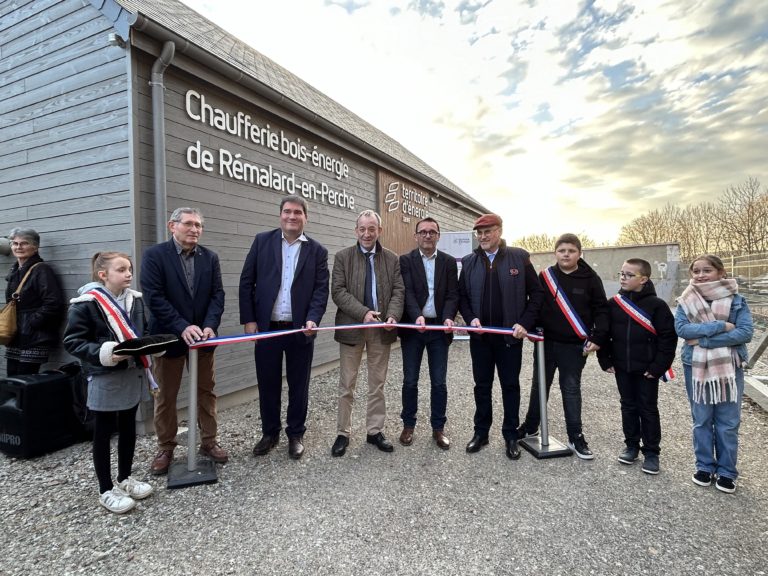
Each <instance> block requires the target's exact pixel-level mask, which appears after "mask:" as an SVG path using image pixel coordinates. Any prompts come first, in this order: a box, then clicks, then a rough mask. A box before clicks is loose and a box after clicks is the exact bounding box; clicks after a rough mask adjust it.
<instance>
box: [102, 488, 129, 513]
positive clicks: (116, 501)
mask: <svg viewBox="0 0 768 576" xmlns="http://www.w3.org/2000/svg"><path fill="white" fill-rule="evenodd" d="M99 504H101V505H102V506H104V508H106V509H107V510H109V511H110V512H114V513H115V514H124V513H126V512H128V510H131V509H132V508H133V507H134V506H136V500H134V499H133V498H131V497H130V496H128V494H126V493H125V492H123V491H122V490H120V488H117V487H115V488H112V490H107V491H106V492H104V494H102V495H101V496H99Z"/></svg>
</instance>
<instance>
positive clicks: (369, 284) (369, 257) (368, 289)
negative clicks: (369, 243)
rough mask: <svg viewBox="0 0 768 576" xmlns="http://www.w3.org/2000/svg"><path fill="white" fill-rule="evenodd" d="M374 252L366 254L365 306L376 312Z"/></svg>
mask: <svg viewBox="0 0 768 576" xmlns="http://www.w3.org/2000/svg"><path fill="white" fill-rule="evenodd" d="M371 266H373V252H365V295H364V298H365V301H364V302H363V304H365V307H366V308H369V309H370V310H376V306H374V305H373V271H372V270H371Z"/></svg>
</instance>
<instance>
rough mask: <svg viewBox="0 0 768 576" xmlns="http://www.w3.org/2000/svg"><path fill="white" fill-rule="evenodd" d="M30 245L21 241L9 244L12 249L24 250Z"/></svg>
mask: <svg viewBox="0 0 768 576" xmlns="http://www.w3.org/2000/svg"><path fill="white" fill-rule="evenodd" d="M29 245H30V242H27V241H26V240H22V241H21V242H11V246H13V247H14V248H26V247H27V246H29Z"/></svg>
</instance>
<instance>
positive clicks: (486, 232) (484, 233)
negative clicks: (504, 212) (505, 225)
mask: <svg viewBox="0 0 768 576" xmlns="http://www.w3.org/2000/svg"><path fill="white" fill-rule="evenodd" d="M498 229H499V227H498V226H493V227H492V228H483V229H482V230H475V236H476V237H477V238H482V237H483V236H490V235H491V234H493V233H494V232H496V230H498Z"/></svg>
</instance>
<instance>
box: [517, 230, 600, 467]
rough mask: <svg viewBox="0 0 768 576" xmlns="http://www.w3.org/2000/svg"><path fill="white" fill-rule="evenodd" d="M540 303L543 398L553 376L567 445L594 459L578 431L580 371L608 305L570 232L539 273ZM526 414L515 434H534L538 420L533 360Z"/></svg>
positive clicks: (594, 346)
mask: <svg viewBox="0 0 768 576" xmlns="http://www.w3.org/2000/svg"><path fill="white" fill-rule="evenodd" d="M539 277H540V279H541V282H542V285H543V286H544V287H545V288H544V302H543V304H542V306H541V312H540V314H539V326H541V327H542V328H544V374H545V379H546V383H547V398H549V390H550V388H551V387H552V381H553V380H554V378H555V370H557V372H558V374H559V383H560V393H561V395H562V398H563V412H564V414H565V428H566V432H567V433H568V446H569V447H570V448H571V450H573V451H574V452H575V454H576V456H578V457H579V458H581V459H582V460H591V459H592V458H594V455H593V454H592V451H591V450H590V449H589V445H588V444H587V440H586V438H585V437H584V433H583V431H582V422H581V373H582V371H583V370H584V366H585V364H586V362H587V356H588V355H589V354H590V353H591V352H596V351H597V350H599V349H600V347H601V346H603V345H604V344H605V343H606V341H607V338H608V321H609V312H608V303H607V301H606V299H605V289H604V288H603V282H602V281H601V280H600V277H599V276H598V275H597V273H596V272H595V271H594V270H593V269H592V268H591V267H590V266H589V264H587V263H586V262H585V261H584V259H583V258H582V257H581V241H580V240H579V238H578V236H576V235H575V234H563V235H561V236H560V237H559V238H558V239H557V241H556V242H555V265H554V266H551V267H549V268H547V269H545V270H542V271H541V273H540V274H539ZM533 374H534V376H533V379H532V381H531V395H530V401H529V403H528V413H527V414H526V416H525V421H524V422H523V425H522V426H521V427H520V430H519V431H518V436H519V437H521V438H523V437H525V436H537V435H538V433H539V432H538V429H539V423H540V421H541V416H540V407H539V383H538V378H537V376H536V375H537V374H538V357H537V356H535V357H534V368H533Z"/></svg>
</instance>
